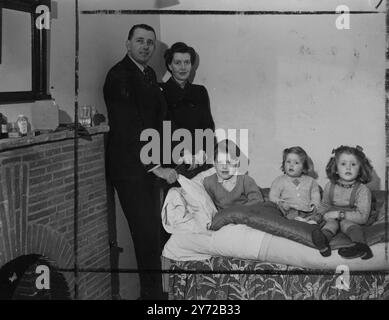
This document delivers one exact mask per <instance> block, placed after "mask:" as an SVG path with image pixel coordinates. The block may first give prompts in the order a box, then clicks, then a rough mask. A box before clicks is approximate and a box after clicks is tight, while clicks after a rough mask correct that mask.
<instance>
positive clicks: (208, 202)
mask: <svg viewBox="0 0 389 320" xmlns="http://www.w3.org/2000/svg"><path fill="white" fill-rule="evenodd" d="M177 181H178V183H179V184H180V185H181V187H182V189H183V191H184V192H183V193H182V195H183V197H184V199H185V201H186V209H187V210H189V212H190V213H191V214H192V215H193V218H194V219H195V220H196V221H197V223H198V224H199V226H200V227H201V228H203V230H207V229H208V227H209V226H210V225H211V223H212V218H213V217H214V215H215V214H216V212H217V209H216V207H215V204H214V203H213V201H212V199H211V197H210V196H209V194H208V193H207V191H206V190H205V188H204V186H203V184H202V183H199V182H197V181H196V180H189V179H187V178H185V177H184V176H182V175H178V179H177Z"/></svg>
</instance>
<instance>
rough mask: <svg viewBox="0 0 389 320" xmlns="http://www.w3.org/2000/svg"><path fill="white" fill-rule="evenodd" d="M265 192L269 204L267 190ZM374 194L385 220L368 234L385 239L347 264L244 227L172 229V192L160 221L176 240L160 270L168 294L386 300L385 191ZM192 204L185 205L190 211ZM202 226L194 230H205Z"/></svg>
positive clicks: (211, 297)
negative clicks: (363, 257) (364, 257)
mask: <svg viewBox="0 0 389 320" xmlns="http://www.w3.org/2000/svg"><path fill="white" fill-rule="evenodd" d="M181 189H182V188H181ZM184 189H185V188H184ZM177 191H178V190H175V192H177ZM197 191H198V190H196V192H197ZM261 191H262V193H263V195H264V198H265V199H264V200H265V201H266V200H267V194H268V192H269V189H261ZM169 192H170V191H169ZM194 192H195V191H193V190H190V193H191V194H192V195H193V193H194ZM201 192H202V191H201ZM172 193H174V192H172ZM373 195H374V199H375V208H374V209H375V210H376V212H379V213H380V214H381V216H380V218H377V220H379V221H377V222H376V223H375V224H374V225H373V226H371V228H370V233H371V234H377V233H380V234H381V238H380V240H377V239H375V240H374V241H375V242H374V243H373V244H371V243H369V244H371V248H372V251H373V253H374V257H373V258H372V259H370V260H361V259H353V260H345V259H343V258H341V257H340V256H339V255H338V254H337V252H336V251H333V254H332V256H331V257H329V258H323V257H321V256H320V255H319V253H318V252H317V250H315V249H313V248H310V247H309V246H306V245H303V244H301V243H298V242H296V241H292V240H290V239H286V238H283V237H278V236H275V235H270V234H268V233H266V232H261V231H259V230H254V229H252V228H250V227H249V226H246V225H240V224H238V225H228V226H225V227H223V228H222V229H220V230H219V231H216V232H213V233H207V232H202V231H199V229H200V228H197V229H198V230H194V231H193V228H189V229H188V228H184V229H182V230H178V229H179V228H178V229H175V228H173V227H172V225H173V224H174V223H173V224H170V225H169V223H168V220H169V217H167V216H166V212H167V211H169V207H168V205H169V203H170V204H171V203H172V202H173V203H174V201H173V200H172V199H173V198H174V197H173V198H172V197H169V194H168V197H166V200H165V204H164V210H165V211H164V210H162V218H163V223H164V226H165V229H166V230H167V231H168V232H170V233H172V236H171V238H170V239H169V241H168V243H167V244H166V246H165V249H164V252H163V265H164V268H165V269H166V270H170V272H172V273H167V274H166V276H165V279H164V287H165V291H167V292H168V294H169V299H170V300H182V299H185V300H204V299H206V300H265V299H288V300H289V299H293V300H301V299H323V300H328V299H350V300H365V299H388V298H389V260H388V243H387V241H386V239H387V224H386V223H385V221H386V220H387V219H386V217H385V215H386V214H385V199H386V192H385V191H374V192H373ZM202 196H203V194H202V195H201V196H200V198H201V197H202ZM194 198H195V197H194V196H193V197H192V199H190V200H189V201H188V202H185V203H183V205H184V206H185V207H188V206H193V203H190V202H191V201H192V200H193V199H194ZM205 202H206V201H205ZM178 207H179V206H178ZM200 207H201V208H197V210H194V212H195V213H196V214H198V213H199V212H203V211H207V210H208V211H209V208H205V207H204V204H201V205H200ZM174 208H177V203H174ZM170 211H171V210H170ZM174 216H177V212H175V213H174ZM170 218H171V217H170ZM208 218H209V216H208ZM184 220H185V223H184V224H183V225H188V221H189V220H190V219H188V218H187V217H186V219H181V222H182V221H184ZM192 220H193V219H192ZM203 220H204V221H200V222H199V221H197V223H196V226H198V225H202V226H204V223H205V220H206V219H203ZM192 222H193V221H192ZM189 224H190V223H189ZM176 225H177V224H176ZM190 229H192V231H190ZM377 230H379V231H377ZM258 243H261V245H259V246H258V245H257V244H258ZM269 248H271V249H269Z"/></svg>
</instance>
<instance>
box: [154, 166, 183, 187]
mask: <svg viewBox="0 0 389 320" xmlns="http://www.w3.org/2000/svg"><path fill="white" fill-rule="evenodd" d="M152 172H153V173H154V174H155V175H156V176H157V177H159V178H161V179H164V180H166V182H167V183H169V184H172V183H174V182H176V181H177V177H178V174H177V172H176V170H174V169H171V168H162V167H159V168H156V169H154V170H153V171H152Z"/></svg>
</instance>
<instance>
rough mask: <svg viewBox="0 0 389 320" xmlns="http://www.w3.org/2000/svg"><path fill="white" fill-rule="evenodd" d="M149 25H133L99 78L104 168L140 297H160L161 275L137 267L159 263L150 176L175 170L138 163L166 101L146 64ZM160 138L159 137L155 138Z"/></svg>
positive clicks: (170, 178)
mask: <svg viewBox="0 0 389 320" xmlns="http://www.w3.org/2000/svg"><path fill="white" fill-rule="evenodd" d="M155 41H156V34H155V31H154V29H153V28H152V27H150V26H148V25H145V24H139V25H134V26H133V27H132V28H131V30H130V32H129V35H128V40H127V41H126V48H127V54H126V56H125V57H124V58H123V59H122V60H121V61H120V62H118V63H117V64H116V65H115V66H113V67H112V68H111V70H110V71H109V72H108V74H107V77H106V80H105V83H104V100H105V103H106V106H107V111H108V120H109V125H110V132H109V134H108V142H107V152H106V161H107V163H106V168H107V176H108V180H109V181H111V182H112V184H113V186H114V188H115V190H116V192H117V194H118V197H119V200H120V204H121V206H122V209H123V211H124V214H125V216H126V218H127V221H128V224H129V227H130V231H131V235H132V239H133V242H134V248H135V255H136V259H137V262H138V269H139V270H140V271H141V272H140V286H141V299H161V298H163V295H162V281H161V275H160V274H158V273H153V272H142V270H151V269H152V270H158V269H161V262H160V253H161V250H160V248H161V244H160V241H161V239H160V226H161V217H160V212H159V201H158V200H159V197H158V188H157V184H156V180H157V179H156V177H159V178H161V179H164V180H166V181H167V182H168V183H173V182H175V181H176V179H177V173H176V172H175V171H174V170H173V169H170V168H162V167H160V166H159V164H158V163H150V164H144V163H143V162H142V159H141V158H140V154H141V149H142V146H143V145H144V144H145V143H146V142H142V141H141V139H140V135H141V132H142V131H143V130H145V129H149V128H152V129H156V130H158V131H159V132H162V130H161V129H162V121H163V119H164V118H165V116H166V103H165V101H164V98H163V96H162V94H161V91H160V89H159V87H158V85H157V82H156V76H155V72H154V70H153V69H152V68H151V67H150V66H148V65H147V63H148V61H149V60H150V58H151V56H152V54H153V53H154V50H155ZM161 140H162V139H161Z"/></svg>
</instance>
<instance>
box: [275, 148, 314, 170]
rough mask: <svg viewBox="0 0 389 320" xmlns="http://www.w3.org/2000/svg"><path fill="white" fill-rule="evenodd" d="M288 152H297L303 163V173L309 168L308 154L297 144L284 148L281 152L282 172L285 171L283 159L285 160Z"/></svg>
mask: <svg viewBox="0 0 389 320" xmlns="http://www.w3.org/2000/svg"><path fill="white" fill-rule="evenodd" d="M289 153H294V154H297V155H298V156H299V157H300V159H301V162H302V163H303V173H305V174H307V173H308V172H309V171H310V169H311V168H310V166H309V158H308V154H307V153H306V152H305V150H304V149H303V148H301V147H299V146H296V147H290V148H286V149H284V151H283V152H282V164H281V170H282V172H283V173H286V172H285V161H286V157H287V156H288V154H289Z"/></svg>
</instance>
